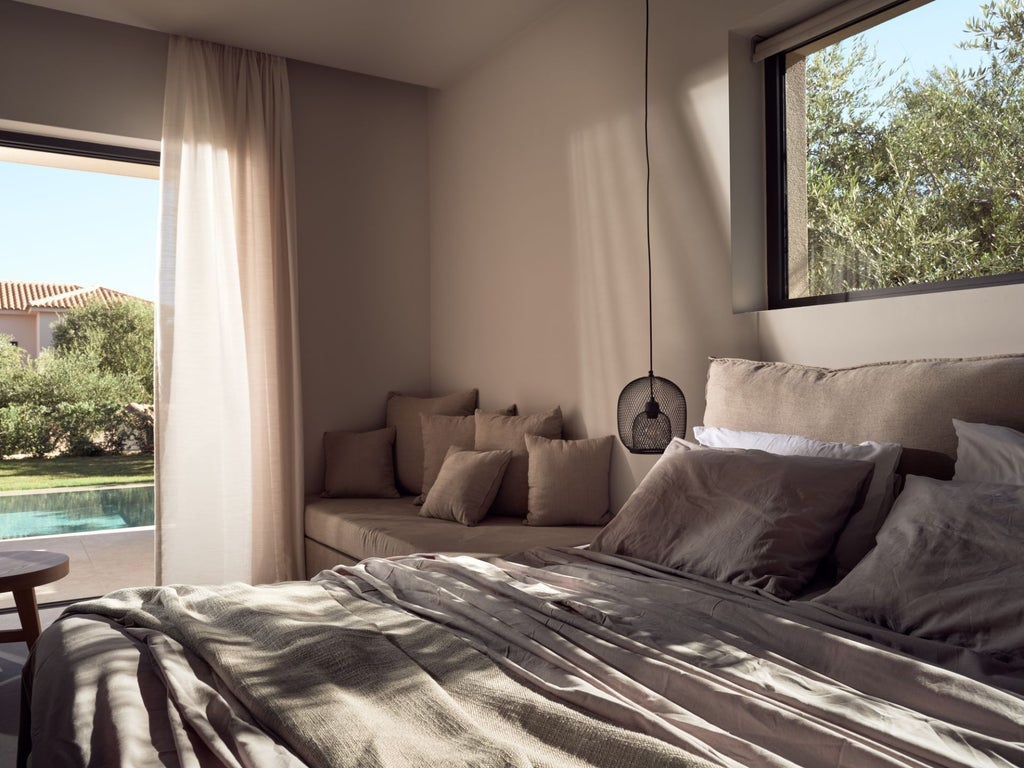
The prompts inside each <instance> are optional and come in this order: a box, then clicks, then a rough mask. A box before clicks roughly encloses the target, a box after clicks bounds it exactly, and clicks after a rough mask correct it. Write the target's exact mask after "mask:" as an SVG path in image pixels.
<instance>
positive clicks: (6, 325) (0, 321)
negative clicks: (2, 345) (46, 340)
mask: <svg viewBox="0 0 1024 768" xmlns="http://www.w3.org/2000/svg"><path fill="white" fill-rule="evenodd" d="M0 333H5V334H7V335H9V336H13V337H14V340H15V341H16V342H18V346H19V347H21V348H22V349H24V350H25V352H26V353H28V355H29V356H31V357H36V356H37V355H38V354H39V332H38V330H37V326H36V316H35V315H29V314H25V313H23V312H19V313H16V314H15V313H11V314H8V313H6V312H0Z"/></svg>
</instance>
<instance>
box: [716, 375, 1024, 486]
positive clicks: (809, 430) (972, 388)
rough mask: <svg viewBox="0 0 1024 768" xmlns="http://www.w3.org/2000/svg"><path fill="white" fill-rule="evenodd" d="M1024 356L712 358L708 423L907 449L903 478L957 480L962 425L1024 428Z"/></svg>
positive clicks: (902, 471) (899, 470)
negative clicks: (864, 361)
mask: <svg viewBox="0 0 1024 768" xmlns="http://www.w3.org/2000/svg"><path fill="white" fill-rule="evenodd" d="M1022 384H1024V355H1000V356H993V357H973V358H949V359H938V360H909V361H899V362H888V363H874V364H871V365H861V366H857V367H854V368H838V369H830V368H813V367H810V366H804V365H794V364H791V363H764V362H755V361H752V360H738V359H735V358H718V359H713V360H711V364H710V365H709V367H708V382H707V408H706V410H705V412H704V423H705V424H707V425H708V426H714V427H728V428H730V429H743V430H754V431H759V432H783V433H787V434H794V435H804V436H806V437H813V438H816V439H818V440H834V441H841V442H845V443H860V442H863V441H865V440H874V441H877V442H886V443H899V444H900V445H902V446H903V454H902V457H901V459H900V464H899V466H898V468H897V471H898V472H900V473H901V474H916V475H930V476H933V477H939V478H942V479H948V478H950V477H952V476H953V462H954V459H955V457H956V435H955V433H954V430H953V419H954V418H955V419H960V420H961V421H969V422H975V423H983V424H1000V425H1002V426H1006V427H1011V428H1013V429H1017V430H1024V397H1021V396H1020V392H1021V387H1022Z"/></svg>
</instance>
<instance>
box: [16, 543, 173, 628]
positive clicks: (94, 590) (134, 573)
mask: <svg viewBox="0 0 1024 768" xmlns="http://www.w3.org/2000/svg"><path fill="white" fill-rule="evenodd" d="M19 549H20V550H24V549H45V550H48V551H50V552H63V553H64V554H66V555H67V556H68V557H69V558H70V560H71V572H70V573H69V574H68V575H67V576H65V577H64V578H63V579H61V580H60V581H55V582H52V583H50V584H43V585H42V586H40V587H36V600H37V601H38V602H39V604H40V605H42V604H43V603H53V602H63V601H67V600H79V599H81V598H83V597H96V596H98V595H104V594H106V593H107V592H111V591H113V590H115V589H121V588H122V587H139V586H145V585H148V584H152V583H153V581H154V578H155V577H154V571H153V528H152V526H150V527H147V528H130V529H128V530H118V531H97V532H95V533H78V534H69V535H66V536H38V537H35V538H30V539H6V540H0V553H2V552H11V551H13V550H19ZM13 607H14V597H13V596H12V595H11V593H10V592H5V593H3V594H0V611H3V610H6V609H8V608H13Z"/></svg>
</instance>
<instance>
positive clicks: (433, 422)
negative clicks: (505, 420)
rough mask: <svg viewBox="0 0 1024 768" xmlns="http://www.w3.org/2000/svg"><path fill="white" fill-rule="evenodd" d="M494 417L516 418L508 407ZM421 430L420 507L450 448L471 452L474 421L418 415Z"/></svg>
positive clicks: (474, 418)
mask: <svg viewBox="0 0 1024 768" xmlns="http://www.w3.org/2000/svg"><path fill="white" fill-rule="evenodd" d="M497 413H499V414H502V415H504V416H515V415H516V406H515V405H514V404H513V405H510V406H509V407H508V408H505V409H503V410H501V411H497ZM420 429H421V431H422V432H423V492H422V493H421V494H420V497H419V499H418V500H417V503H419V504H422V503H423V502H424V501H425V500H426V498H427V493H429V492H430V488H431V486H433V484H434V481H435V480H436V479H437V473H438V472H440V471H441V465H442V464H443V463H444V457H445V456H446V455H447V454H448V449H449V448H451V447H452V446H453V445H456V446H458V447H459V448H469V449H472V448H473V443H474V442H475V438H476V417H475V416H441V415H434V414H427V413H421V414H420Z"/></svg>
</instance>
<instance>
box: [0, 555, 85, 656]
mask: <svg viewBox="0 0 1024 768" xmlns="http://www.w3.org/2000/svg"><path fill="white" fill-rule="evenodd" d="M69 570H70V565H69V563H68V556H67V555H64V554H61V553H60V552H43V551H23V552H22V551H18V552H2V553H0V592H13V593H14V604H15V605H17V606H18V618H19V619H20V620H21V629H9V630H7V631H4V632H0V643H14V642H17V641H18V640H24V641H25V642H26V643H27V644H28V647H29V649H30V650H31V648H32V646H33V645H35V642H36V638H38V637H39V633H40V631H41V629H40V626H39V606H38V605H37V603H36V592H35V588H36V587H38V586H40V585H41V584H49V583H50V582H51V581H57V579H62V578H64V577H65V576H67V575H68V571H69Z"/></svg>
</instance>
